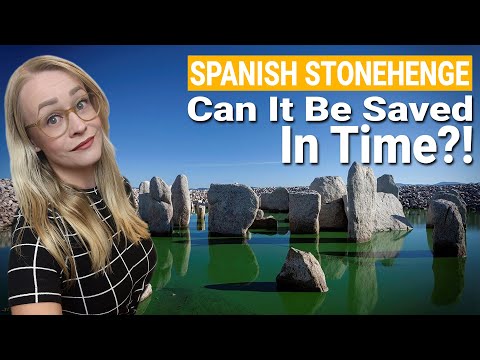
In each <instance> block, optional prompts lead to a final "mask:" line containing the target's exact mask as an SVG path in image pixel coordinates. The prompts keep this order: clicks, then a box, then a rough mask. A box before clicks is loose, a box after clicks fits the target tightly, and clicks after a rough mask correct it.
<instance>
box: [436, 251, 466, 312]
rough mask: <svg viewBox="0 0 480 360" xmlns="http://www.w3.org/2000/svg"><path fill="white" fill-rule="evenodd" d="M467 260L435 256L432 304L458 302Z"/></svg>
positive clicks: (439, 304)
mask: <svg viewBox="0 0 480 360" xmlns="http://www.w3.org/2000/svg"><path fill="white" fill-rule="evenodd" d="M466 260H467V259H466V258H456V257H453V258H440V257H434V258H433V264H432V270H433V276H434V285H433V291H432V304H434V305H438V306H441V305H449V304H454V303H456V302H458V300H459V299H460V297H461V296H462V292H463V286H464V278H465V263H466Z"/></svg>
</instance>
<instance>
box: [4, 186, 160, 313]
mask: <svg viewBox="0 0 480 360" xmlns="http://www.w3.org/2000/svg"><path fill="white" fill-rule="evenodd" d="M124 182H125V187H126V189H127V193H128V195H129V198H130V201H131V202H132V204H135V203H134V200H133V192H132V189H131V186H130V184H129V182H128V180H127V179H126V178H125V177H124ZM81 191H82V192H83V193H84V194H86V195H87V197H88V199H89V200H90V203H91V205H90V206H92V207H93V209H94V210H95V211H96V213H97V215H98V216H99V218H100V219H101V220H102V221H106V222H107V224H108V225H109V226H110V228H113V227H114V226H115V224H114V222H113V217H111V214H110V212H109V209H108V208H107V206H106V204H105V203H104V201H103V199H102V197H101V194H100V192H99V191H98V188H97V187H94V188H92V189H87V190H81ZM53 215H54V216H53V217H52V216H49V218H50V219H55V218H56V219H60V221H61V224H62V228H63V229H62V228H60V231H61V233H62V234H63V235H64V237H65V239H66V241H68V244H69V246H70V247H71V249H72V252H73V254H74V256H73V261H75V265H76V266H75V268H76V273H75V277H73V278H72V279H70V280H66V278H65V276H64V274H63V271H62V270H61V268H60V266H59V265H58V264H57V263H56V261H55V260H54V258H53V257H52V256H51V255H50V253H48V251H47V250H46V248H45V247H44V246H42V245H41V240H40V238H39V237H38V236H36V234H35V231H34V230H33V229H32V228H31V227H30V226H28V225H27V224H25V218H24V217H23V215H22V213H21V211H20V209H19V210H18V213H17V214H16V215H15V217H16V221H14V225H13V226H14V229H13V230H12V244H13V246H12V248H11V250H10V260H9V271H8V281H9V303H10V305H11V306H14V305H19V304H26V303H38V302H45V301H54V302H59V303H61V304H62V309H63V312H64V313H65V314H79V315H80V314H82V315H84V314H96V315H102V314H135V312H136V308H137V306H138V303H139V300H140V297H141V295H142V292H143V290H144V289H145V286H146V284H147V283H148V282H149V281H150V279H151V277H152V275H153V271H154V269H155V266H156V261H157V256H156V251H155V247H154V245H153V242H152V240H151V239H146V240H142V241H141V242H140V243H139V244H138V246H137V245H133V244H132V243H131V242H128V243H127V244H125V241H124V236H123V235H121V238H122V239H121V240H120V241H118V242H115V241H114V242H113V247H112V255H111V258H110V260H109V264H107V266H108V265H110V266H111V270H112V271H111V272H108V270H106V268H107V266H106V267H104V268H103V269H101V270H100V271H96V272H92V270H91V263H90V258H89V257H88V256H84V255H88V254H89V251H88V249H85V248H84V247H83V246H82V245H81V244H80V242H78V241H77V239H76V235H77V234H76V233H75V232H73V233H72V232H71V231H70V230H71V226H67V224H66V223H65V221H64V219H63V218H62V217H61V216H60V215H59V214H57V213H54V214H53ZM109 219H110V221H108V220H109ZM52 223H53V224H55V222H54V221H52ZM21 228H24V229H25V231H24V234H23V237H22V239H21V241H20V240H19V239H18V232H17V230H20V229H21ZM118 233H119V232H118V231H117V232H115V233H114V235H113V237H115V236H116V235H117V234H118ZM17 247H22V249H21V250H22V255H21V256H19V255H18V253H17V251H15V249H16V248H17ZM32 247H33V248H32ZM32 250H33V251H32ZM118 260H119V261H118ZM152 265H153V266H152ZM32 272H33V276H32ZM125 279H129V281H124V280H125ZM72 281H73V282H74V284H73V286H71V287H68V286H66V285H68V284H71V282H72ZM67 283H68V284H67ZM120 300H121V301H120Z"/></svg>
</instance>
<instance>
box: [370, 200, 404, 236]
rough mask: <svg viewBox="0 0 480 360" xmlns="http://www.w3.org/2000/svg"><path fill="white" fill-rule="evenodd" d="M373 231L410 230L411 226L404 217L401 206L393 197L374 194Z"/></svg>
mask: <svg viewBox="0 0 480 360" xmlns="http://www.w3.org/2000/svg"><path fill="white" fill-rule="evenodd" d="M374 216H375V226H374V231H390V230H412V229H413V226H412V224H411V223H410V221H408V219H407V218H406V217H405V213H404V212H403V206H402V204H401V203H400V200H398V198H397V197H395V195H393V194H391V193H384V192H377V193H376V194H375V215H374Z"/></svg>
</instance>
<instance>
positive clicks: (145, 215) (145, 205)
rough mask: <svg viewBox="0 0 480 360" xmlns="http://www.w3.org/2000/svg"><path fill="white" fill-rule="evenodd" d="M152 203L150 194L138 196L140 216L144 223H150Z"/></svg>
mask: <svg viewBox="0 0 480 360" xmlns="http://www.w3.org/2000/svg"><path fill="white" fill-rule="evenodd" d="M152 201H153V199H152V197H151V196H150V194H149V193H143V194H138V214H139V215H140V217H141V218H142V220H143V221H146V222H149V217H150V208H151V206H152Z"/></svg>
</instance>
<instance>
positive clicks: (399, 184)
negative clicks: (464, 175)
mask: <svg viewBox="0 0 480 360" xmlns="http://www.w3.org/2000/svg"><path fill="white" fill-rule="evenodd" d="M396 184H397V185H398V186H410V185H422V186H425V185H429V186H439V185H464V184H465V183H461V182H455V181H442V182H438V183H436V184H403V183H396Z"/></svg>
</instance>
